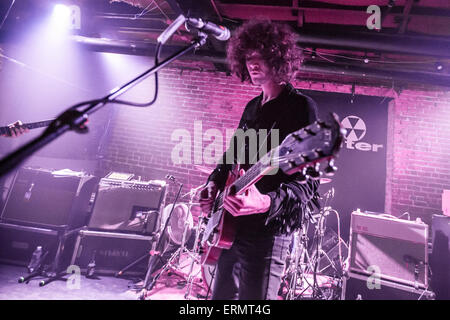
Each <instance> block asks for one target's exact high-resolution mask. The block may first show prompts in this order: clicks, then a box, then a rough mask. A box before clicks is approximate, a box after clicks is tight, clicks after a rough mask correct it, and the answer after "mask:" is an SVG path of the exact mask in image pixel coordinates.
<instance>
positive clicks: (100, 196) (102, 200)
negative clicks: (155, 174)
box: [88, 178, 166, 234]
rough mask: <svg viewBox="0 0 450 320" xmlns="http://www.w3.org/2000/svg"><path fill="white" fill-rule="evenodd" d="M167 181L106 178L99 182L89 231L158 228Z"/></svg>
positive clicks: (135, 230)
mask: <svg viewBox="0 0 450 320" xmlns="http://www.w3.org/2000/svg"><path fill="white" fill-rule="evenodd" d="M165 193H166V187H165V182H164V181H159V180H153V181H147V182H144V181H134V180H131V181H120V180H114V179H107V178H103V179H101V180H100V183H99V185H98V192H97V195H96V198H95V203H94V209H93V211H92V216H91V219H90V221H89V225H88V227H89V229H90V230H98V231H110V232H128V233H142V234H153V233H156V232H157V231H158V229H159V224H160V209H161V206H162V204H163V202H164V199H165Z"/></svg>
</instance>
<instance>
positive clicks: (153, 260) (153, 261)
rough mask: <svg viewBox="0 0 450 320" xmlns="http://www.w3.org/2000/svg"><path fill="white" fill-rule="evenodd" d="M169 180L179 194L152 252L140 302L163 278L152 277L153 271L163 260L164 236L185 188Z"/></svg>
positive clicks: (171, 178)
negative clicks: (175, 186)
mask: <svg viewBox="0 0 450 320" xmlns="http://www.w3.org/2000/svg"><path fill="white" fill-rule="evenodd" d="M168 179H169V180H172V181H174V182H176V183H178V184H179V188H178V192H177V195H176V196H175V200H174V202H173V206H172V208H171V210H170V213H169V216H168V217H167V220H166V222H165V223H164V228H163V230H162V231H161V233H160V234H159V237H158V243H157V244H156V247H155V250H152V251H150V258H149V260H148V267H147V273H146V274H145V279H144V284H143V285H142V289H141V292H140V294H139V300H145V298H146V297H147V294H148V292H149V291H150V290H151V289H152V288H153V287H154V285H155V284H156V281H158V279H159V277H160V276H161V274H162V273H161V272H159V273H158V274H156V276H154V277H151V275H152V272H153V269H154V267H155V264H156V261H157V260H156V259H161V256H162V254H163V253H162V252H161V251H162V248H161V245H162V243H163V241H162V240H163V238H164V234H165V233H166V230H167V226H168V224H169V221H170V218H171V217H172V213H173V211H174V209H175V205H176V204H177V201H178V198H179V197H180V193H181V189H182V188H183V184H182V183H180V182H177V181H175V178H174V177H173V176H168ZM152 252H154V254H152ZM146 256H147V255H145V256H144V257H146ZM169 260H170V259H169ZM150 278H152V279H151V282H150Z"/></svg>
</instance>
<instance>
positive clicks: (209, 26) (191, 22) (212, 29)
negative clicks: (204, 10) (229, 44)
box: [185, 18, 231, 41]
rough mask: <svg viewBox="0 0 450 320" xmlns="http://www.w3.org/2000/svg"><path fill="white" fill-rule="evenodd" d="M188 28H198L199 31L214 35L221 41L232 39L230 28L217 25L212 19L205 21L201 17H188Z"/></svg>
mask: <svg viewBox="0 0 450 320" xmlns="http://www.w3.org/2000/svg"><path fill="white" fill-rule="evenodd" d="M185 26H186V29H187V30H188V31H189V27H191V28H194V29H198V30H199V31H201V32H203V33H205V34H207V35H212V36H214V38H216V39H217V40H220V41H227V40H228V39H230V36H231V33H230V30H229V29H228V28H226V27H224V26H221V25H217V24H215V23H213V22H211V21H203V20H202V19H201V18H198V19H197V18H186V25H185Z"/></svg>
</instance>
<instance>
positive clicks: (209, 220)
mask: <svg viewBox="0 0 450 320" xmlns="http://www.w3.org/2000/svg"><path fill="white" fill-rule="evenodd" d="M344 135H345V129H343V128H342V127H341V125H340V122H339V119H338V116H337V115H336V114H334V113H332V114H330V116H329V118H328V119H327V120H326V121H316V122H314V123H312V124H311V125H309V126H307V127H305V128H303V129H300V130H298V131H295V132H293V133H291V134H289V135H288V136H287V137H286V138H285V139H284V140H283V142H282V143H281V145H280V146H278V147H276V148H274V149H272V150H271V151H270V152H268V153H267V154H266V155H264V156H263V157H262V158H261V159H260V160H259V161H258V162H257V163H255V164H254V165H253V166H252V167H250V168H249V170H248V171H247V172H245V174H244V175H242V176H240V177H239V175H238V173H239V169H240V168H239V165H234V166H233V169H232V171H231V172H230V173H229V176H228V179H227V182H226V184H225V188H224V190H223V191H221V192H219V193H218V195H217V197H216V199H215V200H214V205H213V209H212V210H211V213H209V214H208V216H207V217H206V218H205V221H206V226H205V227H204V233H203V236H202V239H201V240H200V246H201V250H200V253H201V259H200V260H201V263H202V264H208V265H214V264H215V263H216V262H217V260H218V259H219V257H220V253H221V251H222V250H223V249H229V248H230V247H231V245H232V244H233V240H234V233H235V226H236V218H235V217H233V216H232V215H231V214H230V213H229V212H227V211H226V210H225V209H223V201H224V198H225V197H226V196H227V195H228V194H230V193H232V194H237V195H239V194H242V193H244V192H245V191H246V190H247V189H248V188H249V187H250V186H252V185H253V184H255V183H256V182H257V181H258V180H260V179H261V178H262V177H263V176H264V175H266V174H272V173H276V170H278V169H280V170H282V171H283V172H284V173H285V174H288V175H292V174H294V173H295V172H300V173H299V174H298V175H299V178H298V179H297V181H299V182H306V179H307V178H308V177H310V178H312V179H319V178H320V176H321V174H322V172H321V171H320V163H321V162H323V161H328V166H327V167H326V168H325V169H324V172H325V174H327V175H332V174H333V173H334V172H335V171H336V170H337V168H336V167H335V166H334V158H335V157H336V156H337V153H338V152H339V150H340V148H341V143H342V141H343V137H344ZM302 180H303V181H302Z"/></svg>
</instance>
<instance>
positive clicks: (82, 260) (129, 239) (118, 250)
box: [71, 230, 154, 275]
mask: <svg viewBox="0 0 450 320" xmlns="http://www.w3.org/2000/svg"><path fill="white" fill-rule="evenodd" d="M153 244H154V238H153V237H152V236H144V235H138V234H128V233H115V232H103V231H92V230H81V231H80V232H79V234H78V237H77V240H76V243H75V250H74V251H73V255H72V259H71V264H72V265H77V266H78V267H80V269H81V270H82V272H86V269H87V266H88V264H89V263H90V262H91V261H92V260H94V261H95V265H96V267H95V271H96V273H98V274H105V275H110V274H114V273H116V272H117V271H120V270H122V269H123V268H124V267H126V266H127V265H129V264H130V263H132V262H134V261H135V260H137V259H139V258H140V257H142V256H144V255H145V254H147V255H148V257H150V255H149V252H150V250H151V249H152V246H153ZM148 260H149V259H143V260H142V261H141V263H138V264H136V265H135V266H133V267H132V268H131V269H129V270H127V271H126V274H142V273H145V271H146V270H147V265H148Z"/></svg>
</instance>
